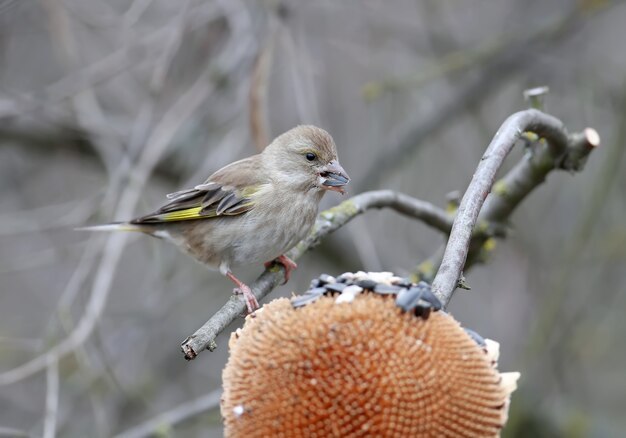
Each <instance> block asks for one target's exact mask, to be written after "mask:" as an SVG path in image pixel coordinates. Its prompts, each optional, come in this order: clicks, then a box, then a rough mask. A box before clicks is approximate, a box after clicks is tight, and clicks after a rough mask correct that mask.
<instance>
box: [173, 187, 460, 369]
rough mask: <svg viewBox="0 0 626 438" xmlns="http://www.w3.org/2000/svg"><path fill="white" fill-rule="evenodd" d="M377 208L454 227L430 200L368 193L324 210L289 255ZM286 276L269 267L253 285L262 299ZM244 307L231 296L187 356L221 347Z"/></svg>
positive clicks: (186, 346) (186, 348)
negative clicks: (220, 339) (221, 339)
mask: <svg viewBox="0 0 626 438" xmlns="http://www.w3.org/2000/svg"><path fill="white" fill-rule="evenodd" d="M373 208H391V209H393V210H395V211H397V212H398V213H401V214H404V215H406V216H409V217H412V218H415V219H419V220H421V221H423V222H424V223H426V224H427V225H429V226H431V227H433V228H435V229H437V230H439V231H441V232H443V233H446V234H447V233H449V232H450V229H451V228H452V218H451V217H450V216H449V215H448V214H447V213H446V212H445V211H444V210H442V209H440V208H438V207H436V206H434V205H432V204H430V203H428V202H425V201H420V200H418V199H415V198H412V197H410V196H407V195H404V194H402V193H396V192H393V191H391V190H379V191H372V192H365V193H361V194H359V195H356V196H354V197H352V198H350V199H348V200H346V201H344V202H342V203H341V204H339V205H338V206H336V207H333V208H331V209H329V210H326V211H324V212H322V213H320V215H319V216H318V218H317V221H316V222H315V225H314V226H313V229H312V231H311V233H310V234H309V236H308V237H307V238H306V239H304V240H303V241H302V242H300V243H299V244H298V245H296V247H295V248H293V249H292V250H291V251H290V252H289V253H288V254H287V255H288V257H289V258H290V259H292V260H297V259H298V258H300V257H301V256H302V255H303V254H304V253H305V252H306V251H308V250H309V249H312V248H314V247H315V246H317V245H318V244H319V242H320V240H321V238H322V237H324V236H326V235H328V234H330V233H332V232H333V231H335V230H336V229H338V228H340V227H342V226H343V225H345V224H346V223H347V222H349V221H350V220H352V219H353V218H355V217H356V216H358V215H360V214H362V213H364V212H365V211H367V210H370V209H373ZM283 276H284V272H283V268H282V266H280V265H276V266H273V267H271V268H269V269H266V270H265V272H263V274H261V275H260V276H259V277H258V278H257V279H256V281H255V282H254V283H253V284H252V285H251V289H252V291H253V293H254V295H255V296H256V297H257V299H258V300H261V299H262V298H263V297H265V296H266V295H267V294H268V293H269V292H270V291H271V290H272V289H274V288H275V287H276V286H278V285H279V284H280V283H281V282H282V280H283ZM244 310H245V304H244V302H243V300H242V299H241V297H238V296H231V298H230V299H229V300H228V301H227V302H226V304H224V306H223V307H222V308H221V309H220V310H218V311H217V312H216V313H215V314H214V315H213V316H212V317H211V318H210V319H209V320H208V321H207V322H206V323H205V324H204V325H203V326H202V327H201V328H199V329H198V330H197V331H196V332H195V333H194V334H193V335H191V336H189V337H188V338H187V339H185V341H184V342H183V343H182V345H181V349H182V351H183V353H184V355H185V358H186V359H187V360H191V359H194V358H195V357H196V356H197V354H198V353H199V352H201V351H202V350H204V349H206V348H208V349H209V350H211V351H212V350H214V349H215V348H216V347H217V345H216V343H215V338H216V337H217V335H218V334H219V333H220V332H221V331H222V330H224V329H225V328H226V326H228V325H229V324H230V323H231V322H233V320H234V319H235V318H236V317H237V316H238V315H240V314H241V313H242V312H243V311H244Z"/></svg>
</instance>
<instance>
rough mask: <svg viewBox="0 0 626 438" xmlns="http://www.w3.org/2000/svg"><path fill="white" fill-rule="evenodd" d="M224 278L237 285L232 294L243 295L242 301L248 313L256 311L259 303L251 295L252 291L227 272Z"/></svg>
mask: <svg viewBox="0 0 626 438" xmlns="http://www.w3.org/2000/svg"><path fill="white" fill-rule="evenodd" d="M226 276H227V277H228V278H229V279H230V280H231V281H232V282H233V283H235V284H236V285H237V287H236V288H234V289H233V293H234V294H235V295H243V299H244V301H245V302H246V307H247V308H248V313H252V312H254V311H255V310H256V309H258V308H259V302H258V301H257V299H256V297H255V296H254V294H253V293H252V289H250V287H249V286H248V285H247V284H245V283H243V282H242V281H240V280H239V279H238V278H237V277H235V276H234V275H233V274H232V273H231V272H228V273H227V274H226Z"/></svg>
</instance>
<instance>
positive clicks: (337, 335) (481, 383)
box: [221, 293, 518, 438]
mask: <svg viewBox="0 0 626 438" xmlns="http://www.w3.org/2000/svg"><path fill="white" fill-rule="evenodd" d="M229 347H230V358H229V360H228V364H227V365H226V368H225V369H224V372H223V381H224V394H223V397H222V404H221V409H222V415H223V417H224V421H225V434H226V436H227V437H246V438H251V437H267V436H318V437H333V436H334V437H351V436H377V437H386V436H390V437H391V436H398V437H407V436H433V437H440V436H472V437H474V436H480V437H490V436H498V434H499V431H500V429H501V428H502V426H503V424H504V422H505V419H506V409H507V407H508V398H509V394H510V392H511V391H512V390H513V389H514V387H515V381H516V377H517V376H518V375H516V374H511V375H507V376H506V379H503V378H502V377H501V375H500V374H499V373H498V372H497V370H496V369H495V368H494V366H492V364H491V360H493V357H491V358H488V357H487V354H486V353H485V351H483V349H482V348H481V347H479V346H478V345H477V344H476V342H475V341H474V340H473V339H472V338H471V337H470V336H469V335H468V334H467V333H466V332H465V330H463V329H462V328H461V327H460V325H459V323H458V322H456V321H455V320H454V319H453V318H452V317H451V316H449V315H447V314H445V313H443V312H432V313H431V315H430V317H429V318H428V319H422V318H416V317H415V316H414V314H413V313H411V312H403V311H402V310H401V309H400V308H399V307H397V306H396V304H395V301H394V297H393V296H389V295H379V294H375V293H362V294H359V295H357V296H356V297H355V298H354V299H353V300H352V301H351V302H349V303H342V304H337V303H336V296H335V297H333V296H321V297H320V298H318V299H317V300H316V301H314V302H311V303H309V304H307V305H304V306H301V307H297V308H295V307H294V306H293V305H292V304H291V302H290V301H289V300H288V299H278V300H275V301H273V302H271V303H269V304H267V305H265V306H264V307H263V312H261V313H259V314H257V315H256V316H255V317H254V318H251V317H248V318H247V319H246V323H245V325H244V327H243V329H242V330H240V331H238V332H237V335H232V336H231V339H230V342H229Z"/></svg>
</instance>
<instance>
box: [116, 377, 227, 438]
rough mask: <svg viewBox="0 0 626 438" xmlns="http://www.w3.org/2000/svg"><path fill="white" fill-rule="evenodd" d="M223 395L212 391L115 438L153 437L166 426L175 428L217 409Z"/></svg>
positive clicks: (220, 391)
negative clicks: (187, 420) (179, 424)
mask: <svg viewBox="0 0 626 438" xmlns="http://www.w3.org/2000/svg"><path fill="white" fill-rule="evenodd" d="M221 395H222V390H221V389H218V390H215V391H211V392H209V393H208V394H205V395H203V396H202V397H200V398H197V399H195V400H191V401H188V402H186V403H183V404H181V405H179V406H176V407H175V408H174V409H171V410H169V411H167V412H163V413H162V414H159V415H157V416H156V417H154V418H151V419H149V420H148V421H146V422H144V423H142V424H140V425H138V426H135V427H132V428H130V429H128V430H126V431H124V432H122V433H120V434H118V435H115V438H144V437H149V436H153V435H155V434H156V432H157V430H159V429H160V428H162V427H164V426H174V425H176V424H178V423H180V422H182V421H184V420H186V419H188V418H191V417H193V416H196V415H198V414H201V413H203V412H206V411H208V410H211V409H214V408H216V407H217V406H219V403H220V397H221Z"/></svg>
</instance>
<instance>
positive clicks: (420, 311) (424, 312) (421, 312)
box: [414, 303, 431, 319]
mask: <svg viewBox="0 0 626 438" xmlns="http://www.w3.org/2000/svg"><path fill="white" fill-rule="evenodd" d="M424 304H425V303H424ZM430 310H431V309H430V305H429V304H426V305H425V306H424V305H422V304H418V305H417V306H415V310H414V312H415V316H417V317H418V318H422V319H428V317H429V316H430Z"/></svg>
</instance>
